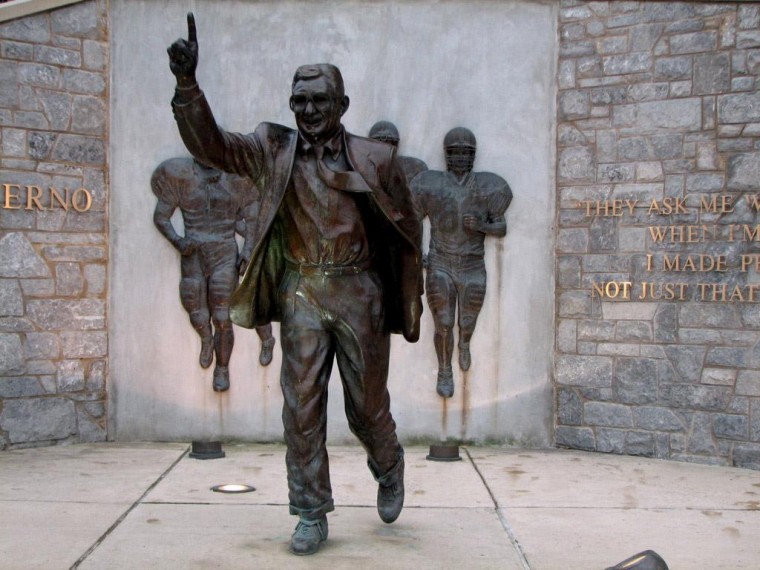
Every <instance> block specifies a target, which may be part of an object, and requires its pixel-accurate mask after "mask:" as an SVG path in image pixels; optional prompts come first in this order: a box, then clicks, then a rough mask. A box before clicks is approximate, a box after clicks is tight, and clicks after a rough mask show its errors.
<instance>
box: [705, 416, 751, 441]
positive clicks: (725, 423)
mask: <svg viewBox="0 0 760 570" xmlns="http://www.w3.org/2000/svg"><path fill="white" fill-rule="evenodd" d="M713 433H714V434H715V437H721V438H724V439H738V440H742V441H746V440H747V438H748V437H749V419H748V418H747V416H745V415H739V414H715V415H714V416H713Z"/></svg>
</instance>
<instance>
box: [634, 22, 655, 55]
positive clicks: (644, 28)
mask: <svg viewBox="0 0 760 570" xmlns="http://www.w3.org/2000/svg"><path fill="white" fill-rule="evenodd" d="M663 29H664V26H663V25H662V24H641V25H639V26H633V27H631V28H630V29H629V30H628V33H629V35H630V50H631V51H652V49H653V48H654V46H655V44H656V43H657V40H659V39H660V36H661V35H662V32H663Z"/></svg>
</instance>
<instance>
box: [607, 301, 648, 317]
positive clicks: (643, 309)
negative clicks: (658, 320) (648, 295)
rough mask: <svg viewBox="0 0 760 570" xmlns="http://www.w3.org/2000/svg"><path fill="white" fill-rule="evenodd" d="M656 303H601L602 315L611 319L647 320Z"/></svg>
mask: <svg viewBox="0 0 760 570" xmlns="http://www.w3.org/2000/svg"><path fill="white" fill-rule="evenodd" d="M657 306H658V304H657V303H638V302H635V301H631V302H628V303H606V302H605V303H602V315H603V316H604V319H605V320H612V321H618V320H623V321H649V320H651V319H652V317H654V314H655V311H656V310H657Z"/></svg>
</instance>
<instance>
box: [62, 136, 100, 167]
mask: <svg viewBox="0 0 760 570" xmlns="http://www.w3.org/2000/svg"><path fill="white" fill-rule="evenodd" d="M52 159H53V160H60V161H68V162H74V163H80V164H92V165H103V164H105V146H104V143H103V140H102V139H99V138H93V137H87V136H82V135H69V134H62V135H61V136H59V137H58V140H57V142H56V145H55V147H54V148H53V154H52Z"/></svg>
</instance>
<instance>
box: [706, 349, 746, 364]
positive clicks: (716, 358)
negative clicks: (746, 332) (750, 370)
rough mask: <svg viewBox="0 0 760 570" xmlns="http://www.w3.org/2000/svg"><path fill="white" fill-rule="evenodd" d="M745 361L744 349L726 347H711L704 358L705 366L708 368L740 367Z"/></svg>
mask: <svg viewBox="0 0 760 570" xmlns="http://www.w3.org/2000/svg"><path fill="white" fill-rule="evenodd" d="M746 360H747V350H746V349H744V348H734V347H728V346H715V347H712V348H710V349H708V351H707V355H706V356H705V364H706V365H708V366H726V367H742V366H744V365H745V364H746Z"/></svg>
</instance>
